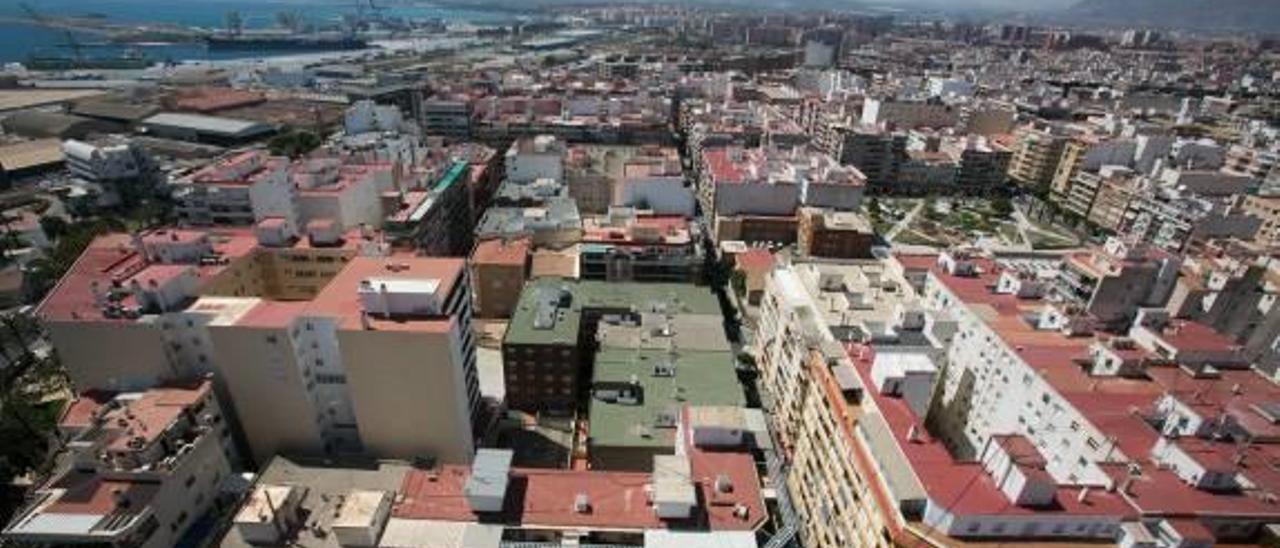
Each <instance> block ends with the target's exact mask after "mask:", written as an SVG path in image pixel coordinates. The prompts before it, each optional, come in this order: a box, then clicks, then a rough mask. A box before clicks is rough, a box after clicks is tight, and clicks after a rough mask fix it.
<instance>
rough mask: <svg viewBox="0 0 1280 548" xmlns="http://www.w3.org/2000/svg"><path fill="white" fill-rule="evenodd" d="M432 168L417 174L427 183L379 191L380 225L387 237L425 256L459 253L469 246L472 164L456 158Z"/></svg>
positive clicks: (471, 218) (471, 211)
mask: <svg viewBox="0 0 1280 548" xmlns="http://www.w3.org/2000/svg"><path fill="white" fill-rule="evenodd" d="M435 167H436V169H428V170H424V171H423V172H422V173H420V174H419V178H420V180H422V181H429V184H427V185H426V186H423V187H421V188H415V189H410V190H405V191H400V192H384V193H383V194H382V196H381V199H382V210H383V211H385V212H386V215H387V217H386V219H385V222H384V224H383V225H382V226H383V228H384V229H385V230H386V232H387V235H388V237H390V238H391V239H393V240H396V241H401V242H406V243H409V244H410V245H411V247H413V248H415V249H417V250H418V251H419V252H421V253H422V254H424V255H429V256H433V257H456V256H460V255H463V254H465V253H466V252H467V250H469V249H470V248H471V242H472V236H473V218H474V216H475V215H474V211H473V210H472V203H471V202H472V199H473V197H474V195H473V194H472V191H473V190H474V186H473V185H474V182H473V179H472V176H473V174H474V173H475V166H474V165H473V164H470V163H468V162H466V161H462V160H455V161H448V162H444V163H443V165H438V166H435Z"/></svg>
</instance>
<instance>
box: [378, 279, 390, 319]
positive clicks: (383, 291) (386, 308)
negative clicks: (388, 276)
mask: <svg viewBox="0 0 1280 548" xmlns="http://www.w3.org/2000/svg"><path fill="white" fill-rule="evenodd" d="M378 304H379V305H381V307H382V315H383V317H386V318H390V317H391V300H390V299H389V298H388V296H387V284H386V282H383V283H380V284H378Z"/></svg>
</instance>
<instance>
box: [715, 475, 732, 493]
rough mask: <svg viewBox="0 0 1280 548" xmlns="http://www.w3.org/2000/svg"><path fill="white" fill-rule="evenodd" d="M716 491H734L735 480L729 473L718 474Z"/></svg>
mask: <svg viewBox="0 0 1280 548" xmlns="http://www.w3.org/2000/svg"><path fill="white" fill-rule="evenodd" d="M716 492H717V493H732V492H733V480H731V479H729V475H728V474H718V475H716Z"/></svg>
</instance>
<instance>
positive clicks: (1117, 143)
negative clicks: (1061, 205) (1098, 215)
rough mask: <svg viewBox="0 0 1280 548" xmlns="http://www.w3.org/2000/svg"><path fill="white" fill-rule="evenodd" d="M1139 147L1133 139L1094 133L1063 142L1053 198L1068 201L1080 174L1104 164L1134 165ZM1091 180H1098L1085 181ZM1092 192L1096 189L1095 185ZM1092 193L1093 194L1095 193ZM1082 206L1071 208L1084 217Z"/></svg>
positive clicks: (1123, 166)
mask: <svg viewBox="0 0 1280 548" xmlns="http://www.w3.org/2000/svg"><path fill="white" fill-rule="evenodd" d="M1137 149H1138V145H1137V143H1136V142H1135V141H1131V140H1118V139H1117V140H1106V139H1104V138H1102V137H1099V136H1096V135H1092V134H1084V135H1077V136H1075V137H1073V138H1072V139H1070V140H1069V141H1067V143H1066V144H1065V145H1063V149H1062V159H1061V160H1059V161H1058V167H1057V169H1056V170H1055V171H1054V174H1053V181H1052V182H1051V183H1050V185H1049V195H1050V197H1051V198H1052V199H1053V200H1055V201H1058V202H1062V201H1066V200H1067V198H1068V196H1070V195H1071V193H1072V192H1073V187H1074V185H1075V183H1076V181H1077V176H1078V175H1080V174H1081V173H1094V172H1097V171H1099V170H1101V169H1102V168H1103V166H1119V167H1122V168H1127V167H1129V166H1131V165H1133V162H1134V156H1135V154H1136V153H1137ZM1090 182H1095V181H1094V180H1092V179H1088V178H1086V179H1085V181H1084V183H1085V184H1086V185H1087V184H1088V183H1090ZM1092 192H1096V185H1095V186H1094V187H1093V189H1092ZM1089 195H1090V196H1092V193H1089ZM1079 209H1080V208H1079V207H1076V208H1075V209H1072V210H1071V211H1072V212H1073V213H1076V214H1077V215H1079V216H1081V217H1084V216H1086V215H1088V208H1087V207H1085V208H1084V212H1083V213H1081V212H1079Z"/></svg>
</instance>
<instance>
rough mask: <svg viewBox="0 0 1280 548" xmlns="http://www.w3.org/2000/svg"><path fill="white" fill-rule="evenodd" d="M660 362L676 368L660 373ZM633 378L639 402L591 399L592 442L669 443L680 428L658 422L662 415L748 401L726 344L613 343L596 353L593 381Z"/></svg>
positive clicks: (619, 444) (617, 381) (619, 381)
mask: <svg viewBox="0 0 1280 548" xmlns="http://www.w3.org/2000/svg"><path fill="white" fill-rule="evenodd" d="M642 329H643V328H642ZM722 336H723V335H722ZM659 364H674V369H675V373H674V374H673V375H671V376H656V375H655V374H654V367H655V366H657V365H659ZM633 379H634V380H635V381H637V384H638V385H639V386H640V388H641V390H642V392H643V394H644V396H643V397H642V398H640V401H639V403H638V404H626V403H610V402H605V401H602V400H600V399H597V398H594V397H593V398H591V402H590V404H589V405H588V411H587V416H588V419H589V421H590V425H591V426H590V436H591V445H592V446H593V447H595V446H605V447H670V446H672V445H673V444H674V443H675V435H676V429H675V428H674V425H672V426H671V427H658V426H655V419H656V417H657V416H658V415H660V414H663V413H673V412H677V413H678V412H679V409H681V408H682V407H683V406H685V405H690V406H711V405H724V406H742V405H746V399H745V397H744V396H743V392H742V386H741V385H740V384H739V383H738V378H737V374H736V373H735V370H734V356H733V353H732V352H730V351H729V350H728V349H725V350H723V351H700V350H679V351H676V352H675V353H674V355H673V353H672V352H669V351H665V350H643V349H637V348H622V347H609V348H602V349H600V352H598V353H597V354H596V360H595V374H594V377H593V378H592V384H593V385H600V384H601V383H613V384H628V383H630V382H631V381H632V380H633Z"/></svg>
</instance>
